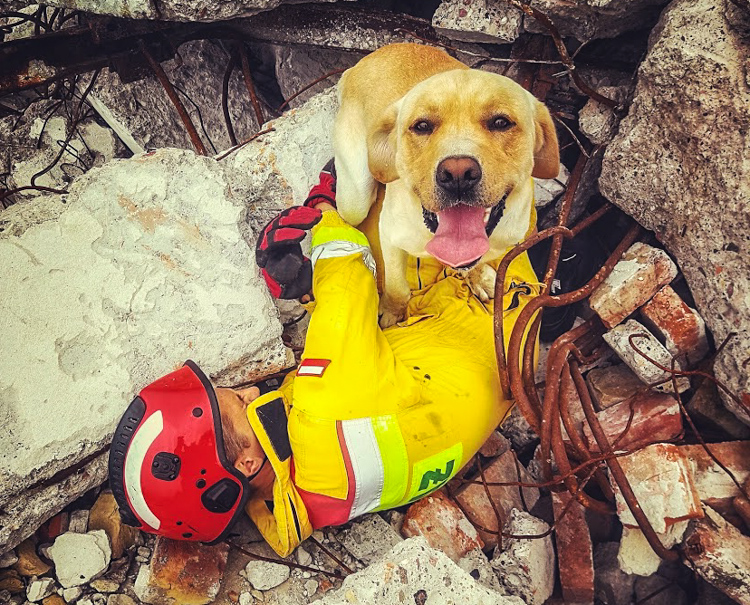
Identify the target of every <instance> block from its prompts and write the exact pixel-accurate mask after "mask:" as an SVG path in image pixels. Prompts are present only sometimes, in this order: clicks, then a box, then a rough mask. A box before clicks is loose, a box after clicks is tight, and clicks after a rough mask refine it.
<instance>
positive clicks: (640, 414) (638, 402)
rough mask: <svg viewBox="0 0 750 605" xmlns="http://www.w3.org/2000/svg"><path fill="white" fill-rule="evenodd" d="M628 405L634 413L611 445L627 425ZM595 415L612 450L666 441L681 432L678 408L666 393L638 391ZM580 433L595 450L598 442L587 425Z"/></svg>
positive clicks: (629, 448) (674, 400)
mask: <svg viewBox="0 0 750 605" xmlns="http://www.w3.org/2000/svg"><path fill="white" fill-rule="evenodd" d="M631 406H632V408H633V410H634V413H633V420H632V422H631V423H630V428H628V431H627V433H625V435H624V436H623V437H622V439H620V440H619V441H618V442H617V445H616V446H615V445H614V443H615V440H616V439H617V438H618V437H620V435H622V433H623V431H624V430H625V428H626V427H627V425H628V419H629V418H630V412H631ZM596 417H597V418H598V419H599V423H600V424H601V425H602V429H603V430H604V433H605V434H606V435H607V437H608V438H609V442H610V444H612V445H613V447H614V448H615V449H616V450H631V449H636V448H638V447H641V446H644V445H649V444H651V443H657V442H659V441H669V440H670V439H674V438H676V437H678V436H679V435H680V434H681V433H682V415H681V414H680V407H679V405H678V404H677V400H676V399H675V398H674V397H672V396H671V395H668V394H667V393H657V392H656V391H646V392H645V393H640V394H638V395H636V396H635V397H631V398H630V399H627V400H625V401H621V402H620V403H618V404H616V405H613V406H612V407H610V408H607V409H606V410H602V411H601V412H598V413H597V414H596ZM583 436H584V438H585V439H586V443H587V444H588V446H589V448H590V449H591V450H592V451H594V452H598V451H599V445H598V444H597V443H596V440H595V439H594V435H593V433H592V432H591V428H590V427H589V426H588V424H586V425H585V426H584V427H583Z"/></svg>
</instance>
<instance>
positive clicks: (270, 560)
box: [224, 536, 342, 579]
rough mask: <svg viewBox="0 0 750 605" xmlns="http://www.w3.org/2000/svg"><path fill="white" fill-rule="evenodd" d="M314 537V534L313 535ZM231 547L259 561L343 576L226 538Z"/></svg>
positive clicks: (330, 575)
mask: <svg viewBox="0 0 750 605" xmlns="http://www.w3.org/2000/svg"><path fill="white" fill-rule="evenodd" d="M311 537H312V536H311ZM224 541H225V542H226V543H227V544H228V545H229V546H230V547H232V548H236V549H237V550H239V551H240V552H241V553H242V554H243V555H247V556H248V557H250V558H251V559H256V560H257V561H266V562H267V563H276V564H278V565H286V566H287V567H293V568H294V569H301V570H302V571H310V572H312V573H322V574H323V575H325V576H328V577H330V578H339V579H340V578H341V577H342V576H341V573H339V572H338V571H327V570H325V569H318V568H316V567H309V566H307V565H302V564H301V563H294V562H293V561H287V560H286V559H274V558H272V557H264V556H263V555H259V554H256V553H254V552H250V551H249V550H247V549H246V548H244V547H243V546H240V545H239V544H237V543H236V542H233V541H231V540H228V539H227V540H224Z"/></svg>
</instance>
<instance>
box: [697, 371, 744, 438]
mask: <svg viewBox="0 0 750 605" xmlns="http://www.w3.org/2000/svg"><path fill="white" fill-rule="evenodd" d="M685 408H686V409H687V411H688V413H689V414H690V416H691V418H693V420H694V421H695V423H696V424H698V425H699V426H700V427H706V428H708V429H710V430H713V431H715V432H717V433H718V434H719V435H726V437H727V438H729V439H750V426H748V425H746V424H743V423H742V422H737V416H735V415H734V414H732V412H730V411H729V410H728V409H727V408H726V407H725V406H724V404H723V403H722V401H721V395H719V389H718V387H717V386H716V385H715V384H714V383H713V382H712V381H710V380H704V381H703V384H701V385H700V386H699V387H698V390H697V391H696V392H695V395H693V396H692V397H691V398H690V400H689V401H688V402H687V403H686V404H685Z"/></svg>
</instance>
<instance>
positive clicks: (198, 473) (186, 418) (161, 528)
mask: <svg viewBox="0 0 750 605" xmlns="http://www.w3.org/2000/svg"><path fill="white" fill-rule="evenodd" d="M109 481H110V484H111V487H112V493H113V494H114V496H115V499H116V500H117V504H118V505H119V507H120V515H121V517H122V519H123V521H124V522H125V523H127V524H128V525H134V526H135V527H140V528H141V529H143V530H144V531H148V532H151V533H156V534H160V535H162V536H166V537H168V538H174V539H179V540H200V541H202V542H209V543H215V542H218V541H220V540H222V539H223V538H224V537H225V535H226V533H227V530H228V529H229V527H230V526H231V525H232V523H233V521H234V520H235V518H236V517H238V516H239V515H240V514H241V513H242V511H243V509H244V505H245V502H246V501H247V497H248V482H249V481H248V479H247V478H246V477H245V476H244V475H243V474H242V473H240V472H239V471H238V470H237V469H235V468H234V467H233V466H232V464H230V463H229V461H228V460H227V459H226V456H225V454H224V441H223V438H222V431H221V416H220V413H219V405H218V402H217V400H216V393H215V392H214V389H213V386H212V385H211V382H210V381H209V380H208V378H206V375H205V374H204V373H203V372H201V370H200V368H199V367H198V366H197V365H196V364H195V363H193V362H192V361H189V360H188V361H186V362H185V365H184V366H183V367H182V368H180V369H179V370H176V371H175V372H172V373H171V374H167V375H166V376H164V377H162V378H160V379H158V380H157V381H155V382H152V383H151V384H150V385H148V386H147V387H145V388H144V389H143V390H142V391H141V392H140V394H139V395H138V397H136V398H135V399H133V401H132V403H131V404H130V406H129V407H128V409H127V411H126V412H125V415H124V416H123V417H122V419H121V420H120V424H119V425H118V426H117V430H116V431H115V435H114V438H113V441H112V449H111V451H110V454H109Z"/></svg>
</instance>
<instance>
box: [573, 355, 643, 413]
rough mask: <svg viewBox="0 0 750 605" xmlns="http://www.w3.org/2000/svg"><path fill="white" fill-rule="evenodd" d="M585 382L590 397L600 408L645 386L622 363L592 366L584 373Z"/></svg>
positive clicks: (631, 394) (609, 405)
mask: <svg viewBox="0 0 750 605" xmlns="http://www.w3.org/2000/svg"><path fill="white" fill-rule="evenodd" d="M586 384H587V385H588V387H589V393H591V397H592V398H593V400H594V401H595V402H596V403H597V405H598V406H599V407H600V408H601V409H606V408H608V407H611V406H613V405H615V404H616V403H620V402H621V401H624V400H625V399H629V398H630V397H632V396H633V395H635V394H636V393H637V392H638V391H641V390H643V389H644V388H645V386H646V385H645V384H643V382H642V381H641V379H640V378H638V376H636V375H635V374H634V373H633V370H631V369H630V368H629V367H628V366H627V365H626V364H624V363H621V364H619V365H616V366H609V367H606V368H594V369H593V370H591V371H590V372H589V373H588V374H586Z"/></svg>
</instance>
